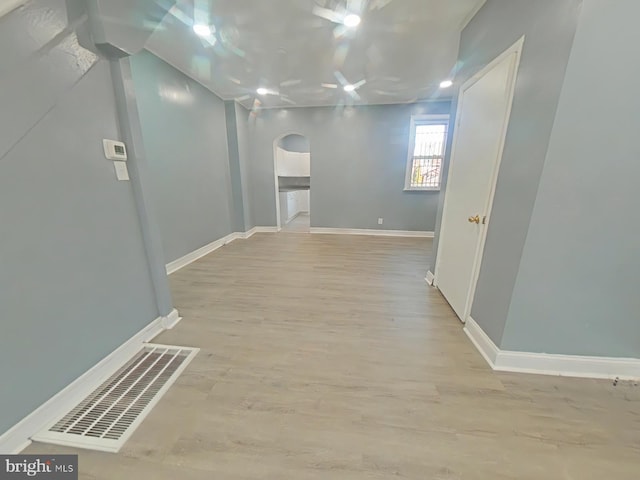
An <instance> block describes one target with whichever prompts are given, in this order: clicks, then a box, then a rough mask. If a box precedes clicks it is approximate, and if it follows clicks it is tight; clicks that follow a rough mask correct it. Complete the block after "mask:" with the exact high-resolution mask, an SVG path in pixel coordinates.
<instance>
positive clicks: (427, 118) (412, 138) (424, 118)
mask: <svg viewBox="0 0 640 480" xmlns="http://www.w3.org/2000/svg"><path fill="white" fill-rule="evenodd" d="M443 123H446V125H447V135H446V136H447V137H448V136H449V128H450V125H449V115H411V130H410V134H409V149H408V152H407V164H406V167H405V178H404V191H405V192H438V191H440V189H441V188H442V172H443V170H444V157H445V155H446V153H447V152H446V138H445V147H444V151H443V152H442V164H441V165H440V177H439V178H438V186H437V187H412V186H411V172H412V171H413V151H414V150H415V147H416V126H417V125H442V124H443Z"/></svg>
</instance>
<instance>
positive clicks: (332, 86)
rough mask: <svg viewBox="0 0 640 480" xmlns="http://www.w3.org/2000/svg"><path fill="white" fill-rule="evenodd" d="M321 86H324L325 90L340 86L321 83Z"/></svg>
mask: <svg viewBox="0 0 640 480" xmlns="http://www.w3.org/2000/svg"><path fill="white" fill-rule="evenodd" d="M320 85H322V86H323V87H324V88H338V85H336V84H335V83H321V84H320Z"/></svg>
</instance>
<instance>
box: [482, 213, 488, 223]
mask: <svg viewBox="0 0 640 480" xmlns="http://www.w3.org/2000/svg"><path fill="white" fill-rule="evenodd" d="M482 224H483V225H486V224H487V216H486V215H485V216H484V217H482Z"/></svg>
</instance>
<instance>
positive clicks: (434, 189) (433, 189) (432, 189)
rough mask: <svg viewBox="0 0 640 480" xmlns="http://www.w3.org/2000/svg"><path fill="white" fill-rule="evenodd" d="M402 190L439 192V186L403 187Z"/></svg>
mask: <svg viewBox="0 0 640 480" xmlns="http://www.w3.org/2000/svg"><path fill="white" fill-rule="evenodd" d="M402 191H403V192H439V191H440V189H439V188H404V189H403V190H402Z"/></svg>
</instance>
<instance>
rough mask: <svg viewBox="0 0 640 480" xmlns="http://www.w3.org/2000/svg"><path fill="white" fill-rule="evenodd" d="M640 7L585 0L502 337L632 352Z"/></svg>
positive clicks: (567, 349) (638, 307)
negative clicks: (639, 22) (639, 25)
mask: <svg viewBox="0 0 640 480" xmlns="http://www.w3.org/2000/svg"><path fill="white" fill-rule="evenodd" d="M639 18H640V2H638V1H637V0H616V1H615V2H607V1H603V0H584V5H583V7H582V13H581V15H580V22H579V25H578V30H577V33H576V37H575V41H574V46H573V50H572V51H571V56H570V58H569V65H568V67H567V74H566V79H565V82H564V85H563V87H562V94H561V96H560V102H559V104H558V112H557V114H556V120H555V124H554V127H553V132H552V134H551V140H550V142H549V150H548V153H547V156H546V161H545V164H544V169H543V171H542V177H541V180H540V186H539V188H538V195H537V200H536V203H535V208H534V211H533V216H532V217H531V223H530V226H529V232H528V235H527V240H526V243H525V247H524V252H523V254H522V260H521V262H520V269H519V272H518V277H517V281H516V285H515V289H514V292H513V299H512V301H511V306H510V309H509V318H508V321H507V325H506V329H505V332H504V337H503V340H502V348H504V349H508V350H524V351H531V352H548V353H563V354H577V355H603V356H618V357H635V358H638V357H640V314H639V313H638V312H640V295H638V287H639V286H640V223H639V222H638V206H639V205H640V201H639V200H638V191H639V189H638V179H639V178H640V144H639V143H638V132H640V97H638V95H636V94H635V93H634V92H635V90H636V89H637V86H638V85H639V84H640V51H639V46H640V29H639V28H638V23H637V22H638V19H639Z"/></svg>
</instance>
